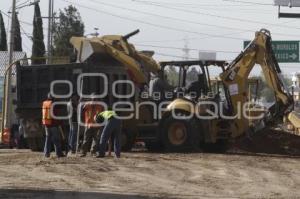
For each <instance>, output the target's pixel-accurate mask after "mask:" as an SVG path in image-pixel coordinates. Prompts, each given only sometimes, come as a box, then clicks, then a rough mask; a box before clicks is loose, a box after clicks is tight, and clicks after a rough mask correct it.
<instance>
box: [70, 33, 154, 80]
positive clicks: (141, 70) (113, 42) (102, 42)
mask: <svg viewBox="0 0 300 199" xmlns="http://www.w3.org/2000/svg"><path fill="white" fill-rule="evenodd" d="M137 33H138V30H136V31H134V32H132V33H129V34H127V35H125V36H121V35H105V36H102V37H93V38H85V37H72V38H71V40H70V42H71V44H72V45H73V46H74V48H75V49H76V50H77V52H78V61H79V62H84V61H86V60H87V59H88V58H89V57H91V56H92V55H93V54H96V55H97V56H110V57H112V58H113V59H115V60H117V61H119V62H120V63H122V64H123V65H124V67H125V68H126V70H127V72H128V74H129V76H130V78H131V79H132V81H134V82H135V83H137V84H145V83H147V82H148V77H149V73H150V72H151V73H157V71H158V70H159V69H160V66H159V65H158V64H157V62H156V61H155V60H154V59H153V58H152V56H151V53H150V54H149V52H143V51H137V50H136V49H135V47H134V46H133V45H132V44H130V43H129V42H128V41H127V40H128V39H129V37H131V36H133V35H135V34H137Z"/></svg>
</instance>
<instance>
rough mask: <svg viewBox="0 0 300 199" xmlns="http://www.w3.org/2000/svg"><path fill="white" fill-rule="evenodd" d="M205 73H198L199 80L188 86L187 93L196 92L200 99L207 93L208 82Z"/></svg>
mask: <svg viewBox="0 0 300 199" xmlns="http://www.w3.org/2000/svg"><path fill="white" fill-rule="evenodd" d="M205 80H206V78H205V74H202V73H201V74H198V80H196V81H194V82H192V83H191V84H190V85H189V86H188V87H187V88H186V93H190V94H191V93H195V94H196V96H195V97H196V99H198V98H199V97H200V96H201V95H203V94H204V95H206V94H207V91H208V88H207V84H206V82H205Z"/></svg>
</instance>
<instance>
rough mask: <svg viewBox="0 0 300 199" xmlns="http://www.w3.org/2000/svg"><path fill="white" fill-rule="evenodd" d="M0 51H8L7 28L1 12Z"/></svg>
mask: <svg viewBox="0 0 300 199" xmlns="http://www.w3.org/2000/svg"><path fill="white" fill-rule="evenodd" d="M0 51H7V40H6V32H5V26H4V22H3V16H2V13H1V12H0Z"/></svg>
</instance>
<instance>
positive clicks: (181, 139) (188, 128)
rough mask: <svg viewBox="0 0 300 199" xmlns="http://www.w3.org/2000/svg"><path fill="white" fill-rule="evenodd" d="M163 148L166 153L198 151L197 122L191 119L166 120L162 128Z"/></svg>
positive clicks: (199, 139) (198, 131)
mask: <svg viewBox="0 0 300 199" xmlns="http://www.w3.org/2000/svg"><path fill="white" fill-rule="evenodd" d="M162 130H163V132H162V141H163V146H164V148H165V150H166V151H167V152H182V151H198V150H199V146H200V142H201V132H200V128H199V122H198V123H197V120H196V119H194V118H192V119H180V120H179V119H174V118H173V117H172V116H169V117H168V118H166V119H165V120H164V122H163V128H162Z"/></svg>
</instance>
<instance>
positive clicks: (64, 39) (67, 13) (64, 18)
mask: <svg viewBox="0 0 300 199" xmlns="http://www.w3.org/2000/svg"><path fill="white" fill-rule="evenodd" d="M83 34H84V24H83V22H82V19H81V16H80V13H79V12H78V10H77V9H76V8H75V7H74V6H72V5H70V6H69V7H67V8H64V10H59V23H56V24H55V25H54V27H53V38H54V40H53V41H54V46H53V54H54V55H55V56H70V55H71V54H72V48H73V47H72V45H71V44H70V38H71V37H72V36H83Z"/></svg>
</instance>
